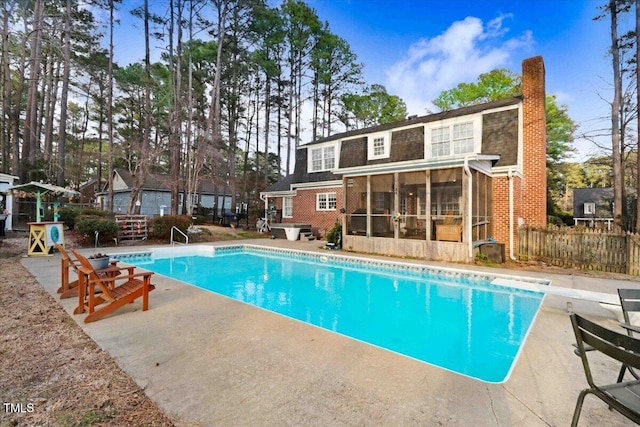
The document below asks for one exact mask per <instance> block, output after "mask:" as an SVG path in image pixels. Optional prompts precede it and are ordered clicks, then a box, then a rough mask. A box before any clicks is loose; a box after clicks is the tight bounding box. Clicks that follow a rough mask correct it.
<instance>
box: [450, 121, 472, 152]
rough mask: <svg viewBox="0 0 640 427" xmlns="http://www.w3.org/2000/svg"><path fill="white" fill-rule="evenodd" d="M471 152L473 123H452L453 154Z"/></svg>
mask: <svg viewBox="0 0 640 427" xmlns="http://www.w3.org/2000/svg"><path fill="white" fill-rule="evenodd" d="M464 153H473V123H471V122H469V123H460V124H457V125H453V154H464Z"/></svg>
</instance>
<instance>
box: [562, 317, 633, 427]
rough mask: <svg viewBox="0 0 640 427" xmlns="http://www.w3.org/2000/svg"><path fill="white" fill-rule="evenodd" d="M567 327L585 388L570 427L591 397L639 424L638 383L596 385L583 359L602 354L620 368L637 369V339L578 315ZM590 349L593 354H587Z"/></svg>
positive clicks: (574, 423)
mask: <svg viewBox="0 0 640 427" xmlns="http://www.w3.org/2000/svg"><path fill="white" fill-rule="evenodd" d="M571 324H572V325H573V332H574V334H575V336H576V346H577V351H576V352H577V353H578V355H579V356H580V359H581V360H582V367H583V368H584V373H585V376H586V378H587V383H588V384H589V388H586V389H584V390H582V391H581V392H580V395H579V396H578V401H577V402H576V408H575V411H574V413H573V420H572V421H571V426H572V427H573V426H577V425H578V420H579V418H580V412H581V411H582V404H583V402H584V398H585V397H586V396H587V394H589V393H591V394H593V395H595V396H596V397H598V398H599V399H600V400H602V401H603V402H605V403H606V404H607V405H609V408H611V409H615V410H616V411H618V412H619V413H621V414H622V415H624V416H625V417H627V418H628V419H630V420H631V421H633V422H635V423H636V424H640V380H634V381H627V382H616V383H614V384H605V385H597V384H596V383H595V381H594V378H593V376H592V374H591V368H590V366H589V360H588V358H587V355H593V354H595V353H602V354H604V355H606V356H609V357H610V358H612V359H615V360H617V361H618V362H621V363H622V364H623V365H624V366H628V367H631V368H640V339H637V338H634V337H631V336H629V335H625V334H622V333H619V332H616V331H612V330H610V329H607V328H605V327H603V326H600V325H598V324H597V323H593V322H591V321H590V320H587V319H585V318H584V317H581V316H580V315H578V314H575V313H572V314H571ZM587 346H590V347H592V348H593V349H594V351H588V350H587Z"/></svg>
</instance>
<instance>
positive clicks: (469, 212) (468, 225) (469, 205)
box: [464, 157, 473, 259]
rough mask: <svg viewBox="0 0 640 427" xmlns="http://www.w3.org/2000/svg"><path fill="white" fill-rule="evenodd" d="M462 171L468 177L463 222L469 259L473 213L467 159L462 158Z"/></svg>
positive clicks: (470, 256) (471, 186) (471, 178)
mask: <svg viewBox="0 0 640 427" xmlns="http://www.w3.org/2000/svg"><path fill="white" fill-rule="evenodd" d="M464 173H466V174H467V177H468V178H469V180H468V182H467V223H466V224H465V227H464V228H465V231H466V235H467V244H468V246H469V259H473V241H472V239H473V233H472V231H471V221H472V215H473V204H472V203H471V201H472V197H473V177H472V176H471V169H469V159H468V158H467V157H465V158H464Z"/></svg>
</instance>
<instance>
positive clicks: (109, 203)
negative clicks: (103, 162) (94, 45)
mask: <svg viewBox="0 0 640 427" xmlns="http://www.w3.org/2000/svg"><path fill="white" fill-rule="evenodd" d="M113 9H114V5H113V0H109V70H108V72H107V73H108V74H109V76H108V80H109V83H108V85H109V88H108V92H109V93H108V95H107V138H108V139H109V143H108V145H109V147H108V150H109V177H108V184H107V189H108V194H107V210H109V211H113V25H114V18H113Z"/></svg>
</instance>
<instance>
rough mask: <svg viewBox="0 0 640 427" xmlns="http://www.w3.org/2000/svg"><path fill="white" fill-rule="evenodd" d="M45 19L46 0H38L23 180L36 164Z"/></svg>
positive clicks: (23, 157)
mask: <svg viewBox="0 0 640 427" xmlns="http://www.w3.org/2000/svg"><path fill="white" fill-rule="evenodd" d="M43 19H44V0H36V2H35V7H34V12H33V27H34V29H33V34H32V36H31V59H30V60H29V63H30V70H29V91H28V95H27V112H26V116H25V129H24V139H23V143H22V162H23V165H24V166H23V168H22V170H21V178H22V182H28V181H30V178H31V176H30V172H31V171H32V169H33V168H34V167H35V165H36V155H37V152H36V149H35V147H36V146H37V139H38V138H39V135H37V134H36V129H37V127H38V83H39V82H40V60H41V49H42V24H43Z"/></svg>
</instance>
